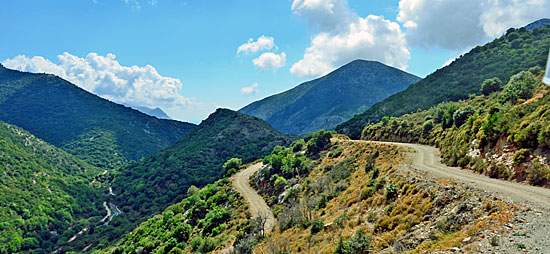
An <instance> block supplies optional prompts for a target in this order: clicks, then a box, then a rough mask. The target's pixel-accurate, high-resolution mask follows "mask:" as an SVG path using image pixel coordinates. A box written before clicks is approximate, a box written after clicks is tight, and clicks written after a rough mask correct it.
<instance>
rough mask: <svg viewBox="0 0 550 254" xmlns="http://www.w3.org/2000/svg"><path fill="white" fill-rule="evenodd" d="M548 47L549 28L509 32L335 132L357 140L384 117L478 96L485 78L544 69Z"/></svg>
mask: <svg viewBox="0 0 550 254" xmlns="http://www.w3.org/2000/svg"><path fill="white" fill-rule="evenodd" d="M548 45H550V28H536V29H534V30H532V31H530V30H527V29H526V28H520V29H509V30H508V31H507V33H506V34H505V35H503V36H502V37H500V38H497V39H495V40H494V41H492V42H490V43H488V44H486V45H484V46H478V47H475V48H474V49H472V50H471V51H470V52H469V53H467V54H465V55H464V56H461V57H459V58H458V59H456V60H455V61H454V62H452V63H451V64H450V65H448V66H446V67H444V68H442V69H439V70H437V71H435V72H434V73H432V74H430V75H428V76H427V77H426V78H425V79H423V80H421V81H419V82H417V83H415V84H413V85H411V86H409V87H408V88H407V89H405V90H404V91H402V92H399V93H397V94H394V95H392V96H390V97H388V98H387V99H385V100H383V101H381V102H379V103H377V104H375V105H374V106H372V107H371V108H370V109H368V110H367V111H365V112H363V113H361V114H359V115H357V116H355V117H354V118H352V119H350V120H349V121H347V122H345V123H342V124H340V125H339V126H338V127H337V128H336V130H337V131H338V132H340V133H344V134H346V135H348V136H350V137H352V138H359V137H360V136H361V130H362V129H363V127H364V126H365V125H367V124H369V123H376V122H378V121H380V119H382V117H384V116H388V117H392V116H401V115H404V114H408V113H413V112H416V111H418V110H419V109H420V110H423V109H428V108H430V107H432V106H435V105H437V104H438V103H440V102H445V101H458V100H461V99H466V98H468V96H469V95H470V94H479V90H480V87H481V83H482V82H483V81H484V80H486V79H489V78H493V77H498V78H499V79H500V80H502V81H503V82H504V83H507V82H508V79H509V78H510V77H511V76H512V75H514V74H516V73H517V72H519V71H521V70H525V69H529V68H530V67H533V66H540V67H543V66H545V65H546V58H547V56H548Z"/></svg>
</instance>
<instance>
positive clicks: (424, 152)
mask: <svg viewBox="0 0 550 254" xmlns="http://www.w3.org/2000/svg"><path fill="white" fill-rule="evenodd" d="M357 142H369V141H357ZM379 143H387V144H394V145H398V146H403V147H408V148H412V149H413V150H414V151H415V153H412V154H410V158H411V160H412V166H413V168H416V169H418V170H421V171H426V172H429V173H431V174H433V175H435V176H439V177H446V178H453V179H455V180H457V181H459V182H463V183H466V184H469V185H471V186H473V187H476V188H478V189H481V190H484V191H488V192H491V193H495V194H496V195H497V196H499V197H500V198H502V199H503V200H507V201H514V203H518V202H519V203H528V204H531V205H535V206H538V207H541V208H544V209H550V189H546V188H542V187H535V186H530V185H527V184H523V183H516V182H510V181H505V180H500V179H494V178H489V177H487V176H485V175H480V174H476V173H474V172H471V171H469V170H464V169H461V168H458V167H449V166H446V165H444V164H442V163H441V158H440V155H439V151H438V150H437V148H435V147H431V146H426V145H418V144H406V143H394V142H379Z"/></svg>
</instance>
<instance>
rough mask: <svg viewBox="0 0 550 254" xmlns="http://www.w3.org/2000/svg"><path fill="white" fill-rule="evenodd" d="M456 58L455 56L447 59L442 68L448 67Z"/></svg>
mask: <svg viewBox="0 0 550 254" xmlns="http://www.w3.org/2000/svg"><path fill="white" fill-rule="evenodd" d="M455 60H456V57H453V58H451V59H449V60H447V61H445V63H443V64H442V65H441V67H440V68H443V67H447V65H449V64H451V63H452V62H454V61H455Z"/></svg>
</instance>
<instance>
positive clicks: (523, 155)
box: [513, 148, 531, 165]
mask: <svg viewBox="0 0 550 254" xmlns="http://www.w3.org/2000/svg"><path fill="white" fill-rule="evenodd" d="M529 155H531V151H530V150H529V149H525V148H523V149H520V150H518V151H517V152H516V153H515V154H514V157H513V161H514V164H516V165H519V164H521V163H522V162H524V161H525V160H526V159H527V158H529Z"/></svg>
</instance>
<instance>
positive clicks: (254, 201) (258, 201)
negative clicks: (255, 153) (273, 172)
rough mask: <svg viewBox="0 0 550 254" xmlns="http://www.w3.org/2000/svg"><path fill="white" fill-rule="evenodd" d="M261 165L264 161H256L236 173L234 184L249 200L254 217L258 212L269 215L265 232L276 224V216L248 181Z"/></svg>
mask: <svg viewBox="0 0 550 254" xmlns="http://www.w3.org/2000/svg"><path fill="white" fill-rule="evenodd" d="M261 167H262V163H256V164H253V165H251V166H249V167H248V168H246V169H245V170H242V171H240V172H239V173H237V174H235V177H234V178H233V186H234V187H235V189H237V191H238V192H239V193H241V195H242V196H243V197H244V199H245V200H246V201H247V202H248V206H249V209H250V213H251V214H252V217H253V218H256V216H258V214H263V215H264V216H266V217H267V221H266V223H265V226H264V232H265V233H268V232H271V230H272V229H273V227H274V226H275V217H274V216H273V212H271V209H270V208H269V206H267V204H266V203H265V201H264V199H263V198H262V197H261V196H260V195H259V194H258V193H257V192H256V190H254V189H252V187H250V184H249V183H248V180H249V178H250V176H252V175H253V174H254V173H255V172H256V171H258V170H259V169H260V168H261Z"/></svg>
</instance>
